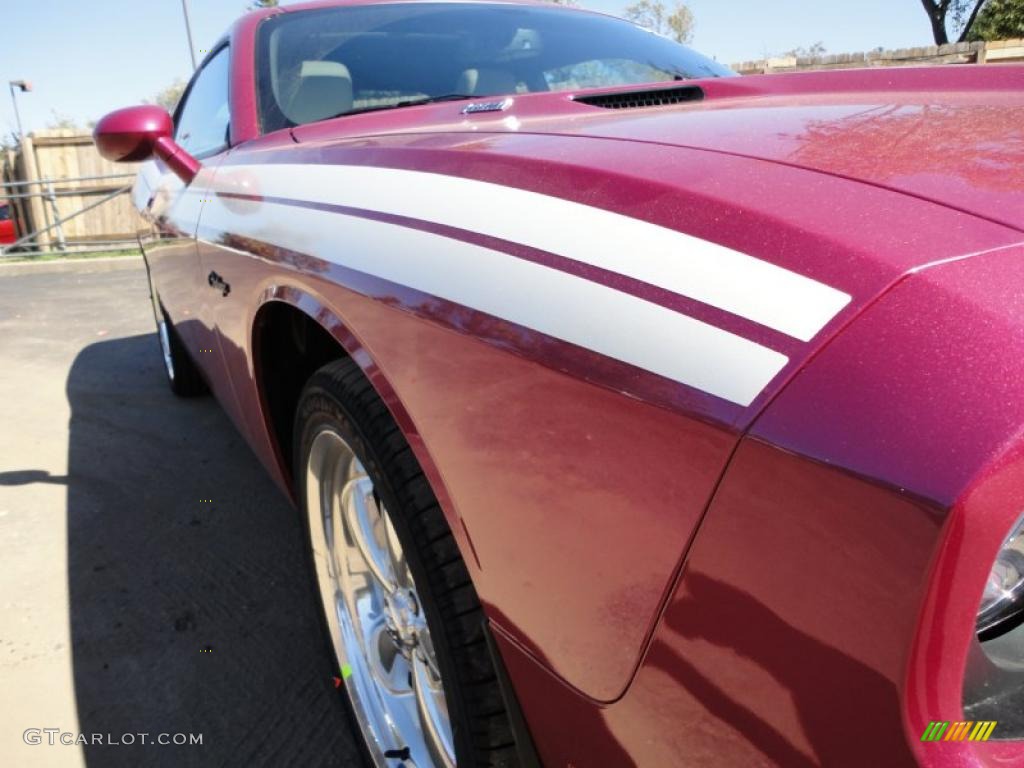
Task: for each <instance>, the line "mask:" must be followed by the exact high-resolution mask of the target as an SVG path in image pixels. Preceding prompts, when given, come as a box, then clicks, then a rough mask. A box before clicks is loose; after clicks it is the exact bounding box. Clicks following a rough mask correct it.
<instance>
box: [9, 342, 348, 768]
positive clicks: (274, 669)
mask: <svg viewBox="0 0 1024 768" xmlns="http://www.w3.org/2000/svg"><path fill="white" fill-rule="evenodd" d="M160 365H161V362H160V359H159V355H158V354H157V348H156V341H155V339H154V338H153V336H151V335H146V336H135V337H130V338H124V339H116V340H110V341H103V342H100V343H96V344H92V345H90V346H88V347H86V348H85V349H84V350H83V351H82V352H81V353H80V354H79V355H78V357H77V358H76V359H75V362H74V364H73V366H72V368H71V373H70V376H69V378H68V382H67V396H68V400H69V401H70V405H71V423H70V448H69V460H68V475H67V477H66V478H58V477H51V476H49V475H48V474H47V473H42V472H38V471H33V470H24V471H21V472H13V473H7V475H6V476H4V477H0V483H3V484H20V483H28V482H61V483H64V482H66V483H67V486H68V496H67V536H68V542H67V543H68V589H69V592H70V606H71V609H70V610H71V634H72V660H73V668H74V686H75V695H76V700H77V707H78V718H79V730H80V731H81V732H82V733H84V734H103V738H104V739H105V740H106V739H107V738H108V737H107V734H109V740H111V741H119V742H127V741H128V740H129V739H131V738H132V736H131V735H132V734H134V739H133V740H134V741H135V743H134V744H132V745H131V746H128V745H125V744H124V743H122V744H121V745H118V746H111V745H99V744H96V745H90V746H87V747H85V758H86V762H87V764H88V765H89V766H90V768H106V767H107V766H138V765H168V766H188V765H203V766H207V765H210V766H221V765H237V766H261V765H265V766H275V767H276V766H286V765H296V766H306V765H310V766H312V765H357V764H358V759H357V757H356V754H357V753H356V751H355V749H354V747H353V746H352V740H351V736H350V735H349V733H348V732H347V731H346V729H345V727H344V725H339V723H344V719H343V718H344V715H343V714H342V711H341V708H342V705H341V702H340V700H339V697H338V693H337V691H335V689H334V688H333V686H332V682H331V671H332V670H331V668H330V661H329V659H328V657H327V655H326V654H325V653H324V647H323V644H322V640H321V638H320V635H319V630H318V627H317V624H316V618H315V614H314V603H313V600H312V597H311V593H310V591H309V586H308V582H307V577H306V575H305V571H304V564H303V562H302V556H301V541H302V540H301V534H300V528H299V522H298V515H297V514H296V512H295V511H294V510H293V509H292V508H291V507H290V506H289V505H288V503H287V502H286V501H285V499H284V497H283V496H282V495H281V493H280V492H279V491H278V490H277V488H276V487H274V486H273V485H272V483H271V482H270V480H269V479H268V478H267V477H266V475H265V474H264V472H263V469H262V467H260V466H259V464H258V462H257V461H256V459H255V458H254V456H253V454H252V453H251V452H250V451H249V448H248V447H247V446H246V444H245V442H244V440H243V439H242V438H241V436H239V434H238V433H237V432H236V431H235V429H234V427H233V426H232V425H231V424H230V423H229V422H228V420H227V418H226V417H225V416H224V415H223V414H222V412H221V411H220V409H219V407H218V406H217V405H216V403H215V402H214V401H213V400H212V399H210V398H205V399H200V400H191V401H189V400H178V399H176V398H174V397H173V396H172V395H171V393H170V392H169V390H168V388H167V386H166V384H165V382H164V381H163V379H162V371H161V368H160ZM206 499H209V501H204V500H206ZM143 733H145V734H148V736H147V739H148V740H149V741H150V742H155V741H156V740H157V738H158V736H159V735H160V734H176V733H185V734H202V745H201V746H199V745H185V746H173V745H168V746H161V745H157V744H153V743H151V744H146V745H142V744H140V743H139V742H140V741H141V737H140V736H139V734H143ZM125 734H129V736H125ZM87 738H89V737H87Z"/></svg>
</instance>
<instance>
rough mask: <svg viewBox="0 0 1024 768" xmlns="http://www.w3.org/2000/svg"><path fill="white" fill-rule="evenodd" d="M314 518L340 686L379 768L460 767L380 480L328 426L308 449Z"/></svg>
mask: <svg viewBox="0 0 1024 768" xmlns="http://www.w3.org/2000/svg"><path fill="white" fill-rule="evenodd" d="M306 512H307V515H308V517H309V530H310V540H311V544H312V549H313V553H312V554H313V563H314V568H315V570H316V578H317V584H318V586H319V589H320V597H321V599H322V600H323V605H324V615H325V616H326V617H327V624H328V629H329V631H330V633H331V640H332V642H333V645H334V650H335V654H336V656H337V659H338V664H339V667H340V669H341V676H342V677H343V678H344V680H343V683H342V684H343V686H344V687H345V689H346V691H347V692H348V696H349V699H350V700H351V702H352V707H353V709H354V711H355V715H356V720H357V721H358V723H359V727H360V729H361V730H362V732H363V736H364V738H365V740H366V743H367V745H368V747H369V750H370V754H371V756H372V757H373V760H374V762H375V763H376V764H377V765H379V766H397V765H403V766H410V767H411V766H417V767H418V768H427V766H454V765H455V748H454V741H453V738H452V729H451V723H450V721H449V718H448V706H447V702H446V699H445V693H444V686H443V685H442V681H441V674H440V669H439V667H438V663H437V657H436V655H435V653H434V645H433V643H432V642H431V639H430V630H429V629H428V627H427V621H426V616H425V615H424V613H423V608H422V604H421V602H420V599H419V593H418V592H417V589H416V583H415V581H414V580H413V577H412V573H411V572H410V570H409V566H408V563H407V561H406V558H405V555H404V553H403V551H402V547H401V544H400V543H399V541H398V537H397V536H396V534H395V529H394V527H393V526H392V523H391V519H390V517H389V515H388V512H387V510H386V509H385V508H384V505H383V503H382V502H381V500H380V498H379V496H378V495H377V493H376V491H375V489H374V486H373V481H372V480H371V479H370V478H369V476H368V475H367V473H366V470H365V469H364V467H363V465H362V463H361V462H360V461H359V459H358V458H357V457H356V455H355V453H354V452H353V451H352V449H351V448H350V447H349V445H348V443H346V442H345V440H344V439H342V437H341V436H340V435H339V434H338V433H337V432H335V431H334V430H333V429H331V428H330V427H324V428H323V429H322V431H320V432H319V433H318V434H317V435H316V437H315V438H314V439H313V443H312V446H311V447H310V451H309V460H308V462H307V464H306ZM401 761H404V762H401Z"/></svg>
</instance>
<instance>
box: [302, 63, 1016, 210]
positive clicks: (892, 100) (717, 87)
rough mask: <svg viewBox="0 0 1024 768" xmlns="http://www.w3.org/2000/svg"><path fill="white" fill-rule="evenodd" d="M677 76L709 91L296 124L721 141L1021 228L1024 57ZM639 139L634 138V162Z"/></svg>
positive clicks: (314, 130) (690, 144)
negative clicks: (660, 102)
mask: <svg viewBox="0 0 1024 768" xmlns="http://www.w3.org/2000/svg"><path fill="white" fill-rule="evenodd" d="M680 85H682V87H684V88H685V87H690V88H694V89H700V91H699V92H698V95H703V98H702V99H701V100H700V101H685V102H683V103H679V104H674V105H669V106H661V107H641V108H635V109H607V108H602V107H599V106H593V105H590V104H584V103H581V102H580V101H579V100H577V99H578V97H579V95H580V94H572V93H554V94H547V93H544V94H530V95H524V96H517V97H515V99H514V100H513V103H512V106H511V107H509V108H507V109H505V110H503V111H499V112H485V113H481V114H474V115H463V114H462V109H463V106H464V104H463V103H460V102H455V103H446V104H435V105H429V106H424V107H414V108H409V109H404V110H395V111H393V112H384V113H371V114H367V115H359V116H353V117H351V118H341V119H339V120H332V121H328V122H326V123H319V124H314V125H308V126H302V127H301V128H298V129H295V131H294V133H295V139H296V140H297V141H300V142H302V141H307V140H323V139H325V138H328V137H332V138H341V137H342V136H345V135H346V134H347V135H349V136H352V135H353V133H355V134H356V135H360V134H361V135H364V136H365V135H367V134H379V133H391V132H400V133H409V132H425V133H437V132H465V131H471V132H473V133H475V134H480V133H489V132H510V133H520V134H548V135H553V136H576V137H587V136H589V137H595V138H605V139H618V140H622V141H623V142H647V143H654V144H661V145H672V146H679V147H687V148H691V149H701V150H710V151H715V152H721V153H728V154H733V155H741V156H745V157H752V158H756V159H760V160H765V161H770V162H773V163H782V164H786V165H790V166H796V167H800V168H804V169H809V170H813V171H818V172H822V173H827V174H832V175H835V176H841V177H845V178H849V179H854V180H857V181H861V182H865V183H868V184H873V185H877V186H880V187H885V188H888V189H892V190H896V191H899V192H902V193H906V194H909V195H914V196H916V197H920V198H925V199H928V200H932V201H935V202H938V203H941V204H943V205H947V206H950V207H952V208H955V209H958V210H961V211H965V212H969V213H971V214H974V215H977V216H980V217H983V218H986V219H989V220H992V221H995V222H998V223H1001V224H1004V225H1008V226H1011V227H1014V228H1016V229H1019V230H1024V67H1014V66H969V67H968V66H964V67H952V66H946V67H922V68H904V69H873V70H844V71H834V72H807V73H794V74H783V75H756V76H750V77H733V78H721V79H714V80H703V81H693V82H691V83H686V84H675V85H674V87H680ZM666 87H672V86H666V85H665V84H662V85H654V86H650V88H651V89H664V88H666ZM610 92H611V91H610ZM332 134H333V136H331V135H332ZM629 151H630V150H629V149H628V147H625V146H624V147H623V162H625V163H628V162H629Z"/></svg>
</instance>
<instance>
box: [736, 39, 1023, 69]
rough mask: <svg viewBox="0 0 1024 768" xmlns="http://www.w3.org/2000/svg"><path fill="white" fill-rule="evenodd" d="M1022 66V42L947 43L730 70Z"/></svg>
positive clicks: (755, 63)
mask: <svg viewBox="0 0 1024 768" xmlns="http://www.w3.org/2000/svg"><path fill="white" fill-rule="evenodd" d="M1019 63H1024V40H997V41H994V42H987V43H986V42H977V43H949V44H948V45H929V46H925V47H923V48H900V49H899V50H894V51H869V52H867V53H837V54H830V55H823V56H809V57H804V56H800V57H797V56H776V57H774V58H769V59H760V60H759V61H741V62H739V63H738V64H733V65H732V68H733V70H735V71H736V72H739V73H740V74H741V75H760V74H768V73H770V72H799V71H803V70H811V69H851V68H853V67H908V66H924V65H927V64H1019Z"/></svg>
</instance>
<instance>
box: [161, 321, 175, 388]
mask: <svg viewBox="0 0 1024 768" xmlns="http://www.w3.org/2000/svg"><path fill="white" fill-rule="evenodd" d="M157 329H158V330H159V332H160V351H161V352H163V353H164V365H165V366H166V367H167V378H169V379H170V380H171V381H174V358H173V357H171V331H170V328H168V327H167V321H166V320H161V321H160V322H159V323H158V324H157Z"/></svg>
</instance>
